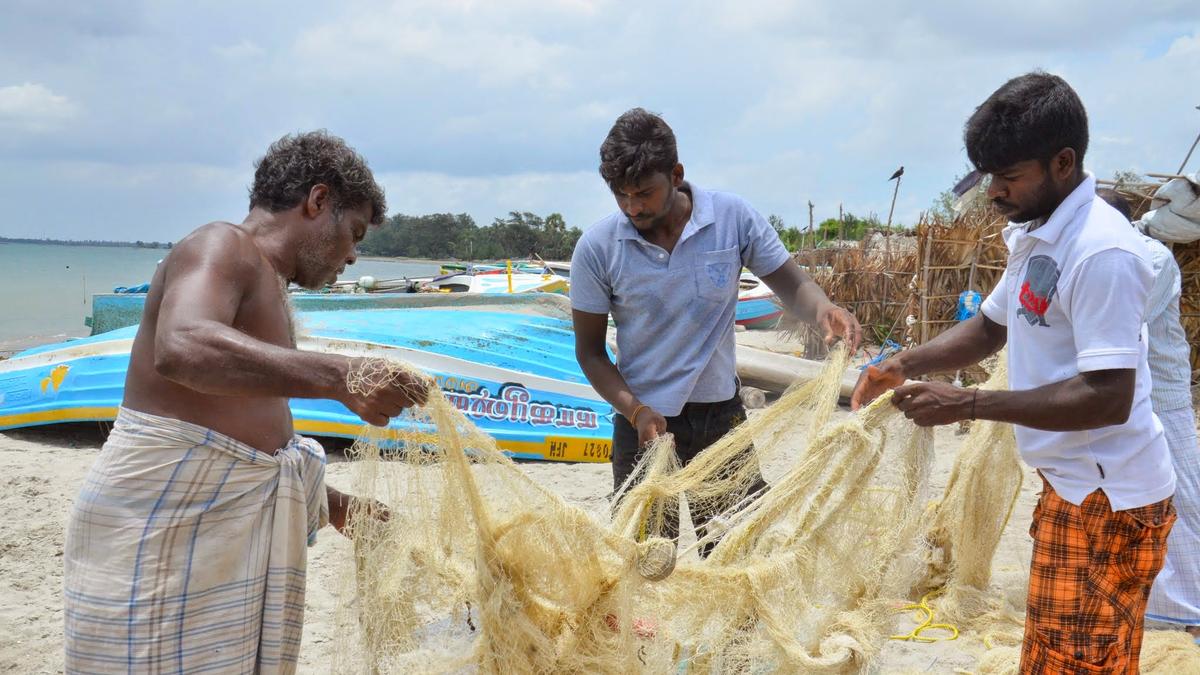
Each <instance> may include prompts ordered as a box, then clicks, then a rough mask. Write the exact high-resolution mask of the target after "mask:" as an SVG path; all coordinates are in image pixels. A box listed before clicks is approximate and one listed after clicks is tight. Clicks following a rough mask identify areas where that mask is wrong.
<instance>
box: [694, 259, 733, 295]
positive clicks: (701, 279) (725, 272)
mask: <svg viewBox="0 0 1200 675" xmlns="http://www.w3.org/2000/svg"><path fill="white" fill-rule="evenodd" d="M741 271H742V259H741V256H740V255H739V253H738V247H736V246H734V247H732V248H726V249H722V250H719V251H704V252H701V253H697V254H696V262H695V275H696V294H697V295H698V296H699V297H701V298H703V299H705V300H726V299H729V298H733V297H735V296H736V295H737V280H738V275H739V273H740V272H741Z"/></svg>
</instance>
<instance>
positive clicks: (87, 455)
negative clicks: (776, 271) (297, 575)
mask: <svg viewBox="0 0 1200 675" xmlns="http://www.w3.org/2000/svg"><path fill="white" fill-rule="evenodd" d="M755 340H757V341H763V340H764V338H763V337H757V338H755ZM764 344H765V343H764ZM787 348H788V347H786V346H784V347H782V348H781V349H780V350H781V351H783V350H786V349H787ZM752 414H753V413H752ZM838 414H839V415H846V414H849V413H848V412H846V411H844V410H843V411H841V412H839V413H838ZM106 432H107V425H105V424H78V425H65V426H57V427H41V428H33V429H22V430H15V431H9V432H5V433H0V481H2V484H3V486H4V489H3V492H2V493H0V504H2V509H3V513H5V514H6V517H5V518H4V519H3V520H0V634H3V635H4V640H2V641H0V672H14V673H15V672H20V673H59V672H62V669H63V654H62V631H63V615H62V600H61V597H60V596H61V592H62V553H63V530H64V524H65V522H66V518H67V515H68V513H69V510H70V508H71V504H72V502H73V500H74V499H75V498H76V495H77V493H78V491H79V488H80V486H81V484H82V482H83V478H84V475H85V474H86V472H87V470H88V467H89V466H90V464H91V463H92V461H93V460H94V459H95V457H96V456H97V454H98V452H99V450H100V448H101V446H102V444H103V442H104V438H105V434H106ZM965 438H967V436H966V435H965V434H961V433H959V430H958V429H957V427H943V428H939V429H938V430H937V432H936V441H935V453H936V454H935V457H936V460H935V468H934V472H933V476H932V482H933V494H940V492H941V490H942V488H943V487H944V486H945V483H946V481H947V479H948V477H949V473H950V469H951V467H952V466H953V463H954V459H955V456H956V454H957V453H958V451H959V449H960V447H961V445H962V442H963V440H964V439H965ZM520 466H521V468H522V470H524V471H525V472H527V473H528V474H529V475H530V476H531V477H533V478H534V479H535V480H536V481H538V482H539V483H540V484H542V485H544V486H547V487H548V488H549V489H551V490H553V491H554V492H556V493H558V494H559V495H561V496H562V497H563V498H565V499H566V500H567V501H568V502H570V503H571V504H574V505H576V506H578V507H580V508H581V509H584V510H585V511H588V512H589V513H592V514H595V515H596V516H597V517H603V515H604V514H605V513H606V512H607V509H608V502H607V495H608V493H609V491H610V488H611V472H610V468H609V466H608V465H607V464H565V463H550V462H524V463H522V464H521V465H520ZM353 468H354V467H353V464H352V463H351V462H349V461H347V459H346V457H345V454H344V452H342V451H341V450H338V449H332V450H331V451H330V453H329V466H328V471H327V481H328V482H330V483H331V484H333V485H334V486H336V487H338V488H340V489H343V490H349V489H350V488H351V487H352V482H353V481H352V475H351V472H352V471H353ZM778 471H779V469H778V468H777V467H771V466H766V467H764V473H765V474H766V477H767V479H768V480H772V478H773V477H774V476H775V475H778ZM1039 485H1040V481H1038V480H1036V475H1035V474H1034V473H1033V472H1032V471H1031V470H1029V469H1028V468H1026V475H1025V481H1024V484H1023V486H1022V489H1021V495H1020V499H1019V502H1018V504H1017V507H1016V510H1015V512H1014V515H1013V517H1012V519H1011V521H1010V523H1009V524H1008V527H1007V529H1006V531H1005V533H1004V537H1003V541H1002V544H1001V546H1000V548H999V550H998V552H997V555H996V557H995V560H994V562H993V578H992V585H993V590H994V591H995V593H996V594H997V595H998V596H999V597H1002V598H1004V599H1005V601H1006V602H1007V604H1009V605H1010V606H1012V607H1013V608H1021V607H1023V604H1024V595H1025V583H1026V582H1025V579H1026V576H1025V571H1024V570H1025V569H1026V567H1027V564H1028V558H1029V555H1030V547H1031V542H1030V538H1029V536H1028V533H1027V532H1028V528H1029V522H1030V516H1031V513H1032V511H1033V506H1034V503H1035V501H1036V499H1037V494H1036V492H1037V489H1038V488H1039ZM350 553H351V546H350V542H349V541H348V540H347V539H345V538H343V537H342V536H341V535H339V534H337V533H336V532H335V531H333V530H332V529H326V530H325V531H323V532H322V534H321V536H320V537H319V538H318V541H317V543H316V545H315V546H313V547H312V548H311V549H310V550H309V577H308V596H307V602H306V605H307V609H306V614H305V627H304V642H303V647H302V649H301V657H300V658H301V662H300V671H301V672H331V671H333V670H335V667H336V665H335V657H336V652H337V650H338V645H337V641H338V640H339V638H340V636H341V635H343V634H344V633H343V631H340V630H339V628H338V622H339V620H346V617H345V616H344V615H342V616H341V617H339V594H342V593H345V592H346V589H347V584H346V578H347V577H346V575H347V574H350V573H351V570H352V564H351V562H350ZM905 616H906V615H905V614H904V613H902V612H898V617H899V618H900V628H901V629H902V630H901V632H904V631H905V630H906V629H904V628H903V626H904V625H905V622H906V621H907V619H906V618H905ZM985 650H986V647H985V646H984V643H983V642H982V640H981V637H980V636H979V635H977V634H972V633H970V632H967V633H964V634H963V635H962V636H961V637H960V638H959V639H957V640H954V641H938V642H933V643H912V642H901V641H896V640H891V641H888V642H887V643H886V645H884V646H883V649H882V652H881V654H880V656H879V658H878V660H877V666H876V668H875V671H876V672H881V673H902V672H929V673H954V672H971V671H973V670H974V669H975V667H976V665H977V662H978V659H979V657H980V656H981V655H982V654H983V653H984V651H985ZM1197 663H1200V648H1198V649H1197ZM1198 667H1200V666H1198Z"/></svg>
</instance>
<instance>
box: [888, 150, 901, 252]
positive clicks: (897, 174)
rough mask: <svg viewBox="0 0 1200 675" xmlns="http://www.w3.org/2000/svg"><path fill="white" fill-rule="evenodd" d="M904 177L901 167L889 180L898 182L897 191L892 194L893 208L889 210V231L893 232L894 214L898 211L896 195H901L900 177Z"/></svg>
mask: <svg viewBox="0 0 1200 675" xmlns="http://www.w3.org/2000/svg"><path fill="white" fill-rule="evenodd" d="M903 175H904V167H903V166H901V167H900V168H899V169H896V173H894V174H892V177H891V178H889V179H888V180H894V181H896V189H895V191H893V192H892V208H890V209H888V220H887V226H888V230H891V228H892V212H893V211H895V210H896V195H898V194H900V177H901V176H903ZM884 236H887V233H884Z"/></svg>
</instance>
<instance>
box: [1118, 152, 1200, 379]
mask: <svg viewBox="0 0 1200 675" xmlns="http://www.w3.org/2000/svg"><path fill="white" fill-rule="evenodd" d="M1147 176H1149V177H1150V178H1151V179H1153V180H1152V181H1148V182H1144V183H1114V182H1112V181H1103V180H1102V181H1099V183H1100V184H1102V185H1105V186H1106V187H1111V188H1113V189H1115V190H1116V191H1117V192H1119V193H1120V194H1121V196H1123V197H1125V199H1126V200H1127V201H1128V202H1129V205H1130V207H1131V208H1132V210H1133V218H1134V219H1135V220H1137V219H1138V218H1141V217H1142V215H1143V214H1145V213H1146V211H1149V210H1150V208H1151V206H1152V204H1151V201H1152V197H1153V195H1154V193H1155V192H1156V191H1157V190H1158V188H1160V187H1162V186H1163V184H1165V183H1166V182H1167V181H1169V180H1171V179H1172V178H1177V177H1178V176H1174V175H1171V174H1157V173H1151V174H1147ZM1167 247H1168V248H1170V249H1171V251H1172V252H1173V253H1174V254H1175V262H1176V263H1178V264H1179V272H1180V274H1181V275H1182V279H1181V281H1182V289H1181V290H1182V293H1181V294H1180V297H1179V319H1180V323H1182V324H1183V330H1184V332H1185V333H1186V334H1187V340H1188V344H1189V345H1191V347H1192V384H1193V385H1200V241H1193V242H1191V243H1189V244H1174V245H1172V244H1167Z"/></svg>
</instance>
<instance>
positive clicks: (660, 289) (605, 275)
mask: <svg viewBox="0 0 1200 675" xmlns="http://www.w3.org/2000/svg"><path fill="white" fill-rule="evenodd" d="M688 187H689V188H690V190H691V194H692V217H691V219H690V220H689V221H688V222H687V224H686V225H685V226H684V228H683V234H682V235H681V236H680V237H679V242H678V243H677V244H675V250H674V251H673V252H671V253H668V252H667V251H666V250H665V249H663V248H661V247H659V246H655V245H654V244H651V243H650V242H648V241H646V240H645V239H643V238H642V235H641V234H639V233H638V231H637V228H635V227H634V226H633V223H631V222H630V221H629V219H628V218H626V217H625V214H623V213H621V212H620V211H617V212H616V213H613V214H612V215H610V216H608V217H607V218H605V219H603V220H601V221H600V222H598V223H596V224H595V225H593V226H591V227H590V228H588V229H587V230H586V231H585V232H584V233H583V236H582V237H581V238H580V239H579V243H578V244H576V245H575V254H574V255H573V256H572V257H571V306H572V307H573V308H574V309H577V310H579V311H581V312H590V313H592V314H609V313H611V314H612V318H613V322H614V323H615V324H616V327H617V369H618V370H619V371H620V372H621V376H622V377H624V378H625V382H626V383H627V384H628V385H629V388H630V389H631V390H632V391H633V393H634V394H635V395H636V396H637V397H638V398H639V399H640V400H641V401H642V403H645V404H646V405H648V406H650V407H651V408H654V409H655V410H657V411H658V412H659V413H661V414H662V415H664V416H667V417H671V416H674V415H678V414H679V412H680V411H681V410H682V409H683V405H684V404H685V403H688V402H697V403H709V402H715V401H726V400H729V399H730V398H733V395H734V394H735V393H736V382H735V377H736V364H735V361H734V339H733V325H734V315H735V313H736V311H737V295H738V276H739V275H740V274H741V271H742V267H743V266H745V267H748V268H749V269H750V271H751V272H753V273H754V274H756V275H758V276H766V275H768V274H770V273H772V272H775V271H776V270H778V269H779V268H780V267H782V266H783V263H785V262H786V261H787V260H788V257H789V254H788V252H787V249H785V248H784V247H783V242H781V241H779V235H778V234H776V233H775V230H774V229H773V228H772V227H771V226H770V224H768V223H767V220H766V219H765V218H763V217H762V214H760V213H758V212H757V211H755V210H754V209H753V208H752V207H751V206H750V205H749V204H747V203H746V201H745V200H744V199H742V198H741V197H738V196H737V195H733V194H729V193H727V192H713V191H709V190H702V189H700V188H698V187H696V186H694V185H690V186H688Z"/></svg>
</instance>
